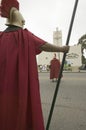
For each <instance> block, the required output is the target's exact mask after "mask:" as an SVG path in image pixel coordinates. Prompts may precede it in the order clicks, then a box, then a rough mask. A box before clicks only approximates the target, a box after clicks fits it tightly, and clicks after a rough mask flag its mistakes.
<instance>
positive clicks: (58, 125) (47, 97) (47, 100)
mask: <svg viewBox="0 0 86 130" xmlns="http://www.w3.org/2000/svg"><path fill="white" fill-rule="evenodd" d="M39 80H40V92H41V100H42V108H43V115H44V123H45V126H46V124H47V119H48V115H49V112H50V107H51V103H52V99H53V95H54V92H55V87H56V82H54V83H53V82H51V81H50V80H49V73H39ZM49 130H86V73H63V78H62V80H61V83H60V88H59V92H58V95H57V99H56V103H55V108H54V111H53V116H52V119H51V124H50V127H49Z"/></svg>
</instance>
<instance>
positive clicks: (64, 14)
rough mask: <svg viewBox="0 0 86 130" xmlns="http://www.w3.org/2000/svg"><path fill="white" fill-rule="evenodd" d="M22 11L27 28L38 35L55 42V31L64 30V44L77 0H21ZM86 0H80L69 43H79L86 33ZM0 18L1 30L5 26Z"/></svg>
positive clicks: (3, 20)
mask: <svg viewBox="0 0 86 130" xmlns="http://www.w3.org/2000/svg"><path fill="white" fill-rule="evenodd" d="M19 2H20V12H21V13H22V15H23V16H24V18H25V21H26V24H25V28H27V29H28V30H30V31H31V32H33V33H34V34H35V35H37V36H38V37H40V38H42V39H44V40H46V41H47V42H49V43H51V44H52V43H53V31H55V30H56V28H57V27H58V29H59V30H61V31H62V44H63V45H65V44H66V39H67V35H68V30H69V25H70V21H71V16H72V12H73V8H74V4H75V0H19ZM85 10H86V0H79V2H78V7H77V12H76V15H75V19H74V24H73V28H72V33H71V37H70V41H69V45H75V44H77V43H78V40H79V38H80V37H81V36H82V35H84V34H86V11H85ZM4 24H5V19H3V18H0V30H1V31H2V30H3V29H4V28H5V25H4Z"/></svg>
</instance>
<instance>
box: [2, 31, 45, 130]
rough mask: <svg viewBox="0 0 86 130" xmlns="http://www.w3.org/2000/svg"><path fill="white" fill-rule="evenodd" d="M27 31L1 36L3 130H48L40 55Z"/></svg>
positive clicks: (39, 41) (37, 41) (38, 41)
mask: <svg viewBox="0 0 86 130" xmlns="http://www.w3.org/2000/svg"><path fill="white" fill-rule="evenodd" d="M43 44H45V41H43V40H42V39H40V38H38V37H36V36H35V35H33V34H32V33H31V32H29V31H28V30H27V29H24V30H23V29H19V30H16V31H13V32H1V33H0V130H44V122H43V115H42V108H41V100H40V89H39V81H38V72H37V63H36V54H39V53H40V52H41V51H40V50H39V47H40V46H41V45H43Z"/></svg>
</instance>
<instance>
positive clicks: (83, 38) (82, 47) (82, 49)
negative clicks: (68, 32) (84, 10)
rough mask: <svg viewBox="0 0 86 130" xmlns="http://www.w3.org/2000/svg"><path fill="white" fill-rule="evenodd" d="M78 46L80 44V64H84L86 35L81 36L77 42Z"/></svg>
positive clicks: (85, 58) (85, 59) (85, 60)
mask: <svg viewBox="0 0 86 130" xmlns="http://www.w3.org/2000/svg"><path fill="white" fill-rule="evenodd" d="M78 44H81V52H82V64H86V57H85V55H86V54H85V53H86V34H84V35H83V36H81V38H80V39H79V40H78Z"/></svg>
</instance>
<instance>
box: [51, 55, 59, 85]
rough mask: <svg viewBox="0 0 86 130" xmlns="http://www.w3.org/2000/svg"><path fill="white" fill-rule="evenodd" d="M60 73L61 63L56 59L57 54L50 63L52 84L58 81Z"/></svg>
mask: <svg viewBox="0 0 86 130" xmlns="http://www.w3.org/2000/svg"><path fill="white" fill-rule="evenodd" d="M59 72H60V61H59V60H58V59H57V58H56V54H54V58H53V59H52V60H51V62H50V79H51V80H52V82H54V81H57V79H58V76H59Z"/></svg>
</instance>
